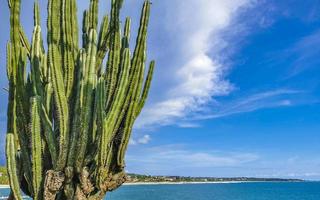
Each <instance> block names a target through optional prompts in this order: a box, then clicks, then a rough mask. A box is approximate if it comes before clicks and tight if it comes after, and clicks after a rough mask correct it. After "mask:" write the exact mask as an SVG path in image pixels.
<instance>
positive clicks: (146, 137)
mask: <svg viewBox="0 0 320 200" xmlns="http://www.w3.org/2000/svg"><path fill="white" fill-rule="evenodd" d="M150 141H151V137H150V135H144V136H143V137H142V138H139V139H138V143H139V144H148V143H149V142H150Z"/></svg>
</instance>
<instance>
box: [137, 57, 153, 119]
mask: <svg viewBox="0 0 320 200" xmlns="http://www.w3.org/2000/svg"><path fill="white" fill-rule="evenodd" d="M154 66H155V61H151V63H150V67H149V71H148V75H147V79H146V81H145V84H144V87H143V90H142V95H141V98H140V101H139V104H138V107H137V111H136V116H138V115H139V114H140V113H141V110H142V108H143V106H144V104H145V102H146V99H147V97H148V94H149V90H150V86H151V81H152V76H153V72H154Z"/></svg>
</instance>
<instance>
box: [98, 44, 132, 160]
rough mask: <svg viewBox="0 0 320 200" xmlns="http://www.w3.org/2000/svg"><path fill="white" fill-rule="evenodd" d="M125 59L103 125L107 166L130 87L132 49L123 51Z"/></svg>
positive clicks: (102, 145)
mask: <svg viewBox="0 0 320 200" xmlns="http://www.w3.org/2000/svg"><path fill="white" fill-rule="evenodd" d="M123 54H124V55H123V58H124V59H123V61H122V64H121V66H122V67H121V68H122V69H123V70H122V72H121V76H120V77H121V78H120V82H119V90H117V92H116V95H115V98H114V101H113V103H112V105H111V107H110V112H109V113H108V114H107V117H106V118H105V120H104V126H103V130H104V131H103V137H102V144H101V147H100V148H101V152H102V154H101V156H100V159H101V161H100V162H101V163H102V164H104V165H105V166H106V164H107V163H106V158H107V157H108V156H106V155H108V151H109V150H110V145H111V140H112V139H113V137H114V134H113V133H114V131H113V130H114V126H115V125H116V122H117V118H118V117H119V116H118V115H119V113H120V111H121V108H122V106H123V104H124V102H125V98H126V92H127V88H128V83H129V81H128V75H129V70H130V50H129V49H126V50H125V51H124V53H123Z"/></svg>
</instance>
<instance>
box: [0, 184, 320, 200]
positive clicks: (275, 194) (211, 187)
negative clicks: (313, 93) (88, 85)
mask: <svg viewBox="0 0 320 200" xmlns="http://www.w3.org/2000/svg"><path fill="white" fill-rule="evenodd" d="M8 192H9V190H8V189H0V199H1V196H2V197H5V196H6V195H8ZM106 199H107V200H320V182H283V183H280V182H256V183H218V184H179V185H125V186H122V187H121V188H120V189H118V190H117V191H115V192H112V193H109V194H108V195H107V198H106Z"/></svg>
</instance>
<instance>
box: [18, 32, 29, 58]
mask: <svg viewBox="0 0 320 200" xmlns="http://www.w3.org/2000/svg"><path fill="white" fill-rule="evenodd" d="M19 36H20V42H21V44H22V46H23V47H24V48H25V49H26V51H27V54H28V57H29V58H30V55H31V53H30V52H31V47H30V43H29V41H28V39H27V36H26V34H25V33H24V31H23V29H22V27H21V26H20V28H19Z"/></svg>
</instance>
